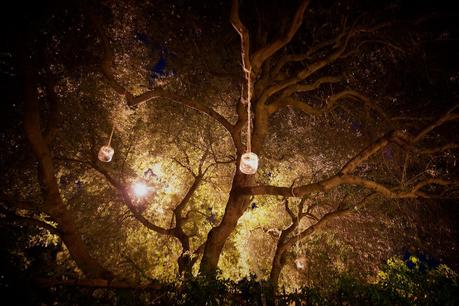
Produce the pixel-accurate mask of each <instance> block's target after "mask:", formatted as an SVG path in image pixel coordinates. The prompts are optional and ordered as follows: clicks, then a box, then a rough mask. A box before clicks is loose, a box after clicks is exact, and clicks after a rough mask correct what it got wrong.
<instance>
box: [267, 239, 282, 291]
mask: <svg viewBox="0 0 459 306" xmlns="http://www.w3.org/2000/svg"><path fill="white" fill-rule="evenodd" d="M284 265H285V250H283V249H282V248H281V247H279V246H278V247H277V248H276V254H275V255H274V258H273V263H272V266H271V272H270V274H269V282H270V283H271V286H272V288H273V293H276V291H277V286H278V285H279V277H280V274H281V272H282V268H283V267H284Z"/></svg>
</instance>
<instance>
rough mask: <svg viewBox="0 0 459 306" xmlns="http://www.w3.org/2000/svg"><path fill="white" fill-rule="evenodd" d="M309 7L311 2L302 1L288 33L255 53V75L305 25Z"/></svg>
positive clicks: (253, 62)
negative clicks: (306, 11)
mask: <svg viewBox="0 0 459 306" xmlns="http://www.w3.org/2000/svg"><path fill="white" fill-rule="evenodd" d="M308 5H309V0H302V1H301V3H300V5H299V7H298V8H297V10H296V12H295V16H294V17H293V19H292V22H291V23H290V27H289V28H288V30H287V32H286V33H285V34H284V35H283V36H281V37H279V38H278V39H277V40H275V41H273V42H272V43H271V44H269V45H267V46H264V47H263V48H261V49H259V50H258V51H256V52H255V54H254V55H253V57H252V65H253V70H254V73H255V74H257V73H258V72H259V70H260V68H261V66H262V65H263V63H264V62H265V61H266V60H267V59H268V58H270V57H271V56H273V54H274V53H276V52H277V51H279V50H280V49H281V48H283V47H284V46H285V45H287V44H288V43H289V42H290V41H291V40H292V38H293V36H294V35H295V33H296V32H297V31H298V29H299V28H300V26H301V24H302V23H303V16H304V12H305V10H306V8H307V7H308Z"/></svg>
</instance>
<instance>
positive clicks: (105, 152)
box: [97, 146, 115, 163]
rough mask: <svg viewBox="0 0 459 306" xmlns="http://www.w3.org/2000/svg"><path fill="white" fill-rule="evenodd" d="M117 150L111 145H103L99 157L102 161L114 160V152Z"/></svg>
mask: <svg viewBox="0 0 459 306" xmlns="http://www.w3.org/2000/svg"><path fill="white" fill-rule="evenodd" d="M114 153H115V150H113V148H112V147H110V146H102V147H101V148H100V150H99V154H98V156H97V157H98V158H99V160H100V161H102V162H105V163H108V162H110V161H111V160H112V158H113V154H114Z"/></svg>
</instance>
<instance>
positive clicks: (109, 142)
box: [107, 125, 115, 147]
mask: <svg viewBox="0 0 459 306" xmlns="http://www.w3.org/2000/svg"><path fill="white" fill-rule="evenodd" d="M114 131H115V125H113V126H112V132H111V133H110V138H109V139H108V144H107V146H108V147H109V146H110V144H111V143H112V138H113V132H114Z"/></svg>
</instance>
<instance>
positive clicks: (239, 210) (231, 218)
mask: <svg viewBox="0 0 459 306" xmlns="http://www.w3.org/2000/svg"><path fill="white" fill-rule="evenodd" d="M238 160H239V159H238ZM250 180H251V177H250V176H248V175H245V174H243V173H241V172H240V171H239V170H237V171H236V174H235V176H234V180H233V185H232V188H231V192H230V195H229V199H228V202H227V204H226V209H225V213H224V215H223V218H222V221H221V223H220V224H219V225H218V226H216V227H214V228H213V229H211V230H210V231H209V234H208V236H207V240H206V244H205V247H204V253H203V256H202V260H201V265H200V267H199V273H200V274H202V275H206V276H211V277H212V276H214V275H215V273H216V271H217V266H218V260H219V259H220V254H221V252H222V250H223V246H224V245H225V242H226V240H227V239H228V237H229V236H230V235H231V233H232V232H233V230H234V229H235V228H236V225H237V222H238V220H239V218H240V217H241V216H242V215H243V214H244V211H245V210H246V209H247V206H248V204H249V200H248V198H247V197H244V196H242V195H241V194H239V192H238V190H239V189H240V186H244V185H246V184H247V182H249V181H250Z"/></svg>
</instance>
